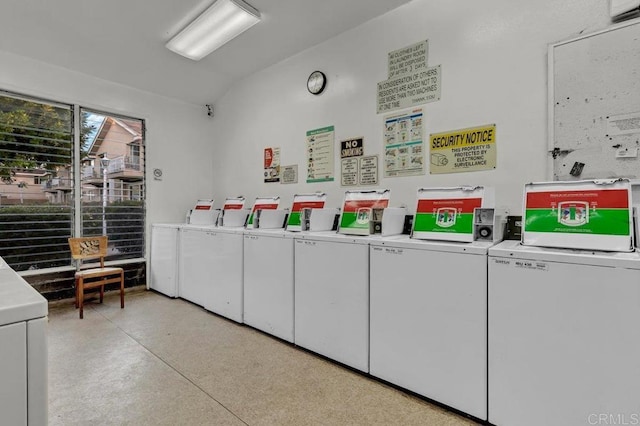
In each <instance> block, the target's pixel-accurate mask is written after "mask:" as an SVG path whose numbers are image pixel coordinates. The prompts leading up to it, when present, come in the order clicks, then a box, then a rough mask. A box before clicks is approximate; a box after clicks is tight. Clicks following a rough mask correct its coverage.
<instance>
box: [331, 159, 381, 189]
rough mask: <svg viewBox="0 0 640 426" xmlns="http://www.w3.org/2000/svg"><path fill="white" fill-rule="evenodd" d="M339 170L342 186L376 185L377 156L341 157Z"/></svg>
mask: <svg viewBox="0 0 640 426" xmlns="http://www.w3.org/2000/svg"><path fill="white" fill-rule="evenodd" d="M341 172H342V174H341V175H342V178H341V180H340V184H341V185H342V186H358V185H377V184H378V156H377V155H369V156H366V157H360V158H354V157H350V158H343V159H342V167H341Z"/></svg>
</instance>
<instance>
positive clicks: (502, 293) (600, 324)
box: [489, 241, 640, 426]
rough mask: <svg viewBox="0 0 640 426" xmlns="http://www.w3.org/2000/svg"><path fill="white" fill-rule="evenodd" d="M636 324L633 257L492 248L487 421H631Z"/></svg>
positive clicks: (636, 387)
mask: <svg viewBox="0 0 640 426" xmlns="http://www.w3.org/2000/svg"><path fill="white" fill-rule="evenodd" d="M638 324H640V254H639V253H605V252H595V253H594V252H589V251H581V250H562V249H545V248H540V247H527V246H521V245H519V244H517V242H513V241H506V242H503V243H502V244H499V245H498V246H496V247H495V248H494V249H491V250H490V251H489V421H490V422H491V423H492V424H495V425H515V424H518V425H525V426H526V425H531V426H538V425H551V424H554V425H587V424H607V422H615V423H608V424H634V422H635V423H637V416H638V395H640V362H638V360H640V339H638ZM634 419H635V420H634Z"/></svg>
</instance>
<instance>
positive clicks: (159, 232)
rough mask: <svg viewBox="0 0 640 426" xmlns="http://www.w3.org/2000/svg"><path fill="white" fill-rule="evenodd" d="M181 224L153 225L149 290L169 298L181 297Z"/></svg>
mask: <svg viewBox="0 0 640 426" xmlns="http://www.w3.org/2000/svg"><path fill="white" fill-rule="evenodd" d="M181 226H182V225H181V224H153V225H151V262H150V266H149V278H150V279H149V288H151V289H153V290H156V291H159V292H160V293H162V294H165V295H167V296H169V297H178V296H179V293H180V291H179V285H178V279H179V276H178V242H179V237H180V227H181Z"/></svg>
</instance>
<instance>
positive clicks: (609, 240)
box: [522, 179, 633, 251]
mask: <svg viewBox="0 0 640 426" xmlns="http://www.w3.org/2000/svg"><path fill="white" fill-rule="evenodd" d="M631 205H632V204H631V187H630V183H629V181H628V180H623V179H620V180H610V181H574V182H556V183H539V184H533V183H532V184H528V185H526V186H525V210H524V211H525V215H524V221H523V225H524V228H523V233H522V242H523V244H527V245H536V246H549V247H564V248H579V249H595V250H611V251H630V250H631V249H632V245H631V241H632V238H631V236H632V231H633V222H632V219H633V216H632V209H631Z"/></svg>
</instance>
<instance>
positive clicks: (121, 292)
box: [120, 271, 124, 309]
mask: <svg viewBox="0 0 640 426" xmlns="http://www.w3.org/2000/svg"><path fill="white" fill-rule="evenodd" d="M120 309H124V271H122V272H120Z"/></svg>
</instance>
